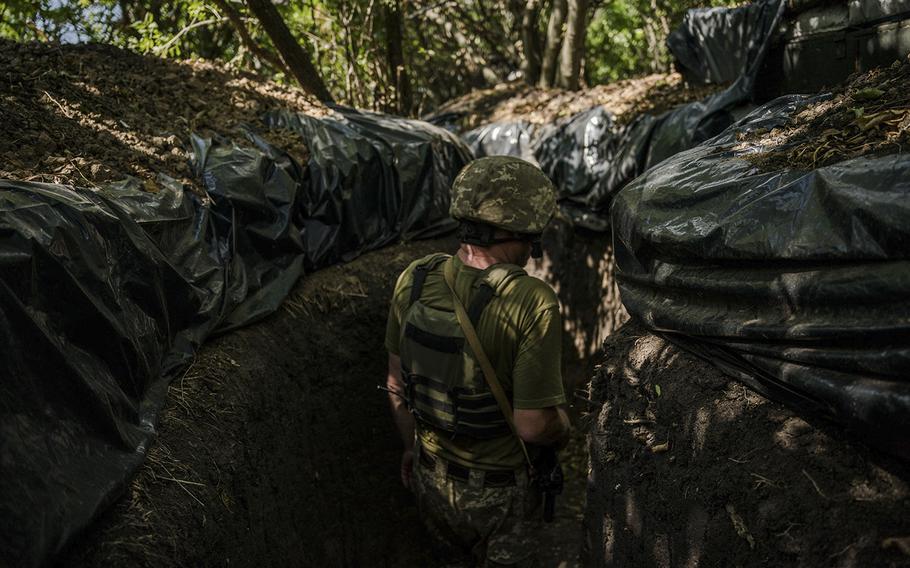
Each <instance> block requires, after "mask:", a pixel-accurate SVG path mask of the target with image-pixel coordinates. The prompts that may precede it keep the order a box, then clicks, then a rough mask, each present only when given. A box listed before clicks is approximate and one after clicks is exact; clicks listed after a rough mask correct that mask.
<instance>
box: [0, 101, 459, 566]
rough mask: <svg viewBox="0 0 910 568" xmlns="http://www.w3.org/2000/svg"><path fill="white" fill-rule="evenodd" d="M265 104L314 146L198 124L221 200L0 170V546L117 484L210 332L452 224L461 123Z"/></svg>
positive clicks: (39, 541)
mask: <svg viewBox="0 0 910 568" xmlns="http://www.w3.org/2000/svg"><path fill="white" fill-rule="evenodd" d="M267 121H268V123H270V124H274V125H284V126H287V127H288V128H292V129H294V130H296V131H298V132H299V133H300V134H301V135H302V136H303V138H304V140H305V141H306V142H307V145H308V147H309V150H310V159H309V162H308V163H307V164H299V163H297V162H296V161H295V160H294V159H293V158H292V157H291V156H289V155H288V154H287V153H286V152H284V151H282V150H281V149H279V148H275V147H273V146H271V145H269V144H268V143H267V142H266V141H265V140H263V139H262V138H260V137H258V136H257V135H256V134H255V133H253V132H252V131H250V132H249V133H248V138H249V139H248V141H247V142H242V143H232V142H231V141H229V140H226V139H222V138H215V139H205V138H200V137H195V136H194V137H193V140H192V143H193V147H194V150H195V162H196V163H195V168H196V171H197V173H198V175H199V176H201V178H202V180H203V181H204V184H205V187H206V189H207V192H208V194H209V196H210V197H211V202H206V203H203V202H202V201H201V200H199V199H198V198H196V197H194V196H193V195H192V194H190V193H189V192H186V191H184V190H183V189H182V187H181V186H179V185H178V184H176V183H175V182H173V181H172V180H169V179H167V178H161V179H160V180H159V183H158V186H159V187H160V191H159V192H158V193H147V192H143V191H140V190H139V189H138V188H139V184H138V183H135V182H134V183H130V182H124V183H120V184H114V185H111V186H110V187H107V188H103V189H101V190H99V191H93V190H88V189H80V188H73V187H69V186H62V185H49V184H37V183H27V182H18V181H16V182H14V181H0V345H3V348H2V350H0V401H2V410H0V468H2V470H0V477H2V479H3V482H2V484H0V521H2V525H0V558H2V559H3V560H2V562H0V563H2V564H4V565H7V564H8V565H12V566H21V565H40V564H42V563H43V562H46V561H48V560H49V559H51V558H53V556H54V555H55V554H56V553H58V552H60V551H61V550H62V549H63V548H64V547H65V546H66V545H67V543H68V542H69V541H70V540H71V539H72V537H73V536H74V535H75V534H77V533H78V532H79V531H80V530H82V529H83V528H84V527H86V526H87V525H88V524H89V523H90V522H91V521H92V520H93V519H94V518H95V517H97V516H98V515H99V514H100V512H102V511H103V510H104V509H105V508H106V507H107V506H109V505H110V504H111V503H112V502H113V501H114V500H115V499H116V498H118V497H119V496H120V495H121V494H122V493H123V491H124V490H125V487H126V486H127V484H128V483H129V481H130V479H131V478H132V476H133V475H134V473H135V472H136V470H137V469H138V467H139V466H140V465H141V464H142V462H143V460H144V458H145V454H146V451H147V449H148V447H149V444H150V443H151V442H152V440H153V439H154V436H155V424H156V421H157V416H158V412H159V411H160V409H161V408H162V407H163V405H164V402H165V398H166V395H167V386H168V383H169V382H170V380H171V379H172V378H173V377H175V376H177V375H179V373H181V372H182V371H183V370H184V369H186V367H187V366H188V364H189V363H190V362H191V360H192V357H193V354H194V352H195V350H196V349H197V348H198V347H199V345H200V344H201V343H202V342H203V341H204V340H205V339H206V337H208V336H210V335H211V334H213V333H217V332H223V331H225V330H228V329H231V328H233V327H236V326H240V325H244V324H247V323H250V322H252V321H255V320H257V319H260V318H262V317H263V316H265V315H267V314H269V313H271V312H273V311H274V310H275V309H276V308H277V307H278V305H279V304H280V303H281V301H282V300H283V299H284V298H285V296H286V295H287V294H288V292H289V291H290V290H291V288H292V286H293V285H294V284H295V282H296V281H297V279H298V278H299V277H300V276H301V275H302V274H303V273H304V271H306V270H312V269H314V268H318V267H321V266H326V265H328V264H332V263H335V262H338V261H342V260H348V259H351V258H353V257H354V256H356V255H358V254H360V253H362V252H364V251H366V250H370V249H374V248H377V247H380V246H382V245H385V244H388V243H390V242H392V241H395V240H397V239H399V238H405V239H417V238H426V237H431V236H434V235H439V234H441V233H444V232H446V231H448V230H450V229H451V228H452V224H453V222H452V221H451V219H450V218H449V216H448V200H449V188H450V186H451V182H452V180H453V179H454V177H455V175H456V174H457V173H458V171H459V170H460V169H461V168H462V167H463V166H464V165H465V164H466V163H467V162H468V161H469V160H470V153H469V151H468V150H467V148H466V147H465V146H464V145H463V144H462V143H461V142H460V140H459V139H458V138H457V137H456V136H454V135H452V134H451V133H449V132H447V131H444V130H442V129H438V128H435V127H432V126H430V125H428V124H426V123H419V122H416V121H406V120H403V119H392V118H389V117H384V116H381V115H376V114H367V113H360V112H356V111H351V110H344V109H339V110H338V112H337V114H336V116H334V117H327V118H319V119H317V118H312V117H308V116H304V115H296V114H292V113H289V112H281V113H274V114H272V115H269V116H268V117H267Z"/></svg>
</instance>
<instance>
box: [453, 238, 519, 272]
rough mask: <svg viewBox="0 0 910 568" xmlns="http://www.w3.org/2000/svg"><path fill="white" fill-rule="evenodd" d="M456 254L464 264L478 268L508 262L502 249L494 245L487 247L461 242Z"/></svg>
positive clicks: (481, 268)
mask: <svg viewBox="0 0 910 568" xmlns="http://www.w3.org/2000/svg"><path fill="white" fill-rule="evenodd" d="M457 256H458V258H459V259H460V260H461V262H462V263H463V264H464V265H465V266H470V267H472V268H477V269H480V270H483V269H485V268H487V267H490V266H493V265H494V264H501V263H504V262H509V259H508V258H506V256H507V255H506V254H504V251H500V250H498V249H497V247H495V246H493V247H489V248H487V247H478V246H474V245H467V244H462V245H461V247H459V249H458V253H457Z"/></svg>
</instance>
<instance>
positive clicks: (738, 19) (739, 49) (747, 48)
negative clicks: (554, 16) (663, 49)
mask: <svg viewBox="0 0 910 568" xmlns="http://www.w3.org/2000/svg"><path fill="white" fill-rule="evenodd" d="M773 20H774V15H773V14H772V13H771V12H769V11H767V10H765V9H764V7H763V6H762V5H761V3H760V2H756V3H753V4H748V5H746V6H742V7H739V8H697V9H694V10H689V11H688V12H686V15H685V16H684V17H683V21H682V23H681V24H680V25H679V27H678V28H677V29H675V30H674V31H673V32H671V33H670V35H669V36H668V37H667V47H668V48H669V49H670V53H672V54H673V56H674V57H675V59H676V67H677V69H678V70H679V71H680V73H682V75H683V77H685V79H686V81H688V82H690V83H696V84H708V83H714V84H718V85H723V84H726V83H730V82H732V81H735V80H736V79H738V78H739V77H740V75H742V74H743V72H744V70H745V69H746V67H747V66H748V65H749V62H751V61H754V60H755V59H756V55H757V54H758V53H759V52H760V51H761V50H762V49H763V48H764V42H765V36H766V35H767V31H768V30H769V25H770V24H771V23H772V22H773ZM775 29H776V26H775V28H773V29H771V31H772V32H773V31H775Z"/></svg>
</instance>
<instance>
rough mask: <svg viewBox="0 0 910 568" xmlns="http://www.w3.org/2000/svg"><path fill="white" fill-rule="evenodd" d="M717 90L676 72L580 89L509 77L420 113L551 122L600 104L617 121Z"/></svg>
mask: <svg viewBox="0 0 910 568" xmlns="http://www.w3.org/2000/svg"><path fill="white" fill-rule="evenodd" d="M721 89H722V87H720V86H716V85H708V86H698V85H688V84H686V83H685V82H684V81H683V78H682V75H680V74H679V73H668V74H654V75H647V76H645V77H639V78H636V79H624V80H622V81H615V82H613V83H609V84H607V85H597V86H595V87H591V88H588V89H584V90H580V91H564V90H561V89H540V88H536V87H529V86H527V85H525V84H524V83H522V82H512V83H505V84H502V85H498V86H496V87H494V88H492V89H486V90H481V91H474V92H472V93H469V94H467V95H465V96H463V97H460V98H458V99H455V100H452V101H449V102H447V103H445V104H443V105H442V106H440V107H439V108H438V109H436V110H435V111H434V112H433V113H432V114H431V115H430V116H428V117H426V118H428V119H432V118H433V117H438V116H442V115H446V114H450V113H451V114H453V115H462V116H461V118H460V119H459V122H458V126H459V128H460V129H461V130H462V131H467V130H471V129H474V128H477V127H480V126H483V125H485V124H489V123H491V122H500V121H515V120H526V121H528V122H529V123H531V124H533V125H544V124H551V123H553V122H556V121H557V120H559V119H560V118H565V117H569V116H573V115H575V114H578V113H579V112H582V111H585V110H588V109H589V108H592V107H595V106H597V105H603V106H604V107H606V109H607V110H608V111H609V112H611V113H612V114H613V117H614V119H615V121H616V123H617V124H619V125H623V124H627V123H629V122H631V121H632V120H634V119H635V118H637V117H638V116H639V115H641V114H643V113H650V114H655V115H656V114H661V113H662V112H664V111H668V110H670V109H672V108H673V107H676V106H678V105H681V104H684V103H688V102H691V101H694V100H699V99H702V98H705V97H707V96H708V95H711V94H713V93H715V92H718V91H719V90H721Z"/></svg>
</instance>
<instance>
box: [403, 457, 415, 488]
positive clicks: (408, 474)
mask: <svg viewBox="0 0 910 568" xmlns="http://www.w3.org/2000/svg"><path fill="white" fill-rule="evenodd" d="M413 475H414V450H405V451H404V453H402V454H401V483H402V484H403V485H404V486H405V487H407V488H408V489H410V488H411V478H412V477H413Z"/></svg>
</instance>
